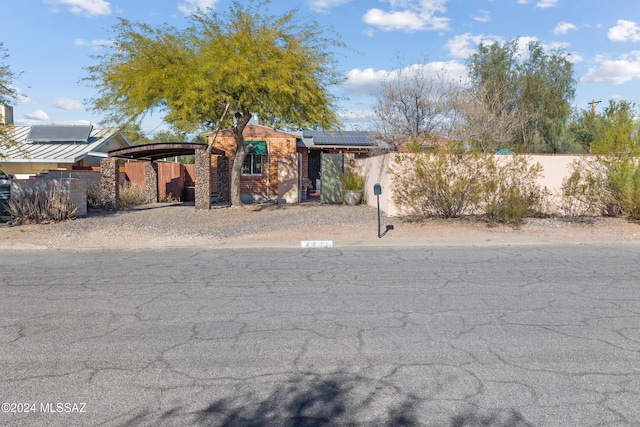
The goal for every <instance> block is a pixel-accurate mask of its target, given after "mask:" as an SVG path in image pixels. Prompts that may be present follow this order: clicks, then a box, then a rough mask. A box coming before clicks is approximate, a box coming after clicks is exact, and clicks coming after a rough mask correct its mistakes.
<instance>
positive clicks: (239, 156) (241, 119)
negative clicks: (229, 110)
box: [231, 107, 253, 206]
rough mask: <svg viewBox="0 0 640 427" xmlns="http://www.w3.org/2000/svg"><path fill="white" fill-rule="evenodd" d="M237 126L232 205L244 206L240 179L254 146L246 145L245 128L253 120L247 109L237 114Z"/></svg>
mask: <svg viewBox="0 0 640 427" xmlns="http://www.w3.org/2000/svg"><path fill="white" fill-rule="evenodd" d="M235 119H236V125H235V126H234V127H233V136H234V137H235V140H236V157H235V159H233V167H232V168H231V204H232V205H235V206H242V200H240V178H241V177H242V163H243V162H244V159H245V158H246V157H247V154H249V152H250V151H251V149H252V148H253V146H252V145H246V144H245V142H244V136H243V135H242V133H243V132H244V128H245V127H246V126H247V124H248V123H249V120H251V113H250V112H249V110H248V109H247V108H245V107H243V108H242V112H240V111H238V112H236V113H235Z"/></svg>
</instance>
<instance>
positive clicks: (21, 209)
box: [5, 191, 78, 223]
mask: <svg viewBox="0 0 640 427" xmlns="http://www.w3.org/2000/svg"><path fill="white" fill-rule="evenodd" d="M5 211H6V212H7V213H8V214H9V215H8V216H9V218H10V219H12V220H19V221H22V222H24V223H29V222H36V223H37V222H49V221H64V220H67V219H73V218H75V216H76V213H77V212H78V207H77V206H76V205H74V204H73V203H72V202H71V198H70V197H69V195H68V194H67V193H65V192H62V191H52V192H45V193H41V192H39V191H26V192H24V193H23V194H22V195H20V196H17V197H12V198H11V199H9V200H8V201H7V203H6V205H5Z"/></svg>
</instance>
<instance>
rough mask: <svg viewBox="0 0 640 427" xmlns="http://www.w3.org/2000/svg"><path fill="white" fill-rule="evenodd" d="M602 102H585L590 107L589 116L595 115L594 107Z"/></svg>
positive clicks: (593, 100)
mask: <svg viewBox="0 0 640 427" xmlns="http://www.w3.org/2000/svg"><path fill="white" fill-rule="evenodd" d="M601 102H602V101H596V100H595V99H592V100H591V102H587V105H591V114H595V113H596V105H598V104H600V103H601Z"/></svg>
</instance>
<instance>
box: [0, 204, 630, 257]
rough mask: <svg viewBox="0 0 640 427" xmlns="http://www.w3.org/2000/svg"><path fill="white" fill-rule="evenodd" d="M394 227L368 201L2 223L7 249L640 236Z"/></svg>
mask: <svg viewBox="0 0 640 427" xmlns="http://www.w3.org/2000/svg"><path fill="white" fill-rule="evenodd" d="M387 224H391V225H393V227H394V229H393V230H391V231H389V232H388V233H387V234H386V235H384V237H382V238H378V216H377V211H376V210H375V209H372V208H370V207H368V206H354V207H350V206H339V205H320V204H301V205H248V206H246V207H243V208H232V207H214V208H213V209H211V210H209V211H196V210H195V209H194V207H193V205H180V204H160V203H158V204H153V205H147V206H141V207H138V208H136V209H132V210H126V211H120V212H116V213H104V212H91V213H90V214H89V215H88V216H87V217H86V218H78V219H75V220H71V221H64V222H61V223H53V224H24V225H17V226H11V225H9V224H7V223H3V224H0V250H21V249H106V248H121V249H136V248H169V247H269V246H280V247H283V246H284V247H300V242H301V241H303V240H322V241H332V242H334V245H335V246H336V247H338V246H402V245H411V246H423V245H424V246H429V245H473V246H478V245H528V244H592V243H629V242H640V224H638V223H632V222H629V221H627V220H625V219H623V218H593V219H590V220H583V221H567V220H563V219H560V218H545V219H539V218H536V219H528V220H526V221H525V223H524V224H522V225H521V226H518V227H513V226H508V225H488V224H487V223H486V222H484V221H482V220H478V219H469V218H467V219H455V220H441V219H434V220H426V221H424V222H411V221H407V220H405V219H402V218H398V217H393V218H386V217H384V216H383V217H382V219H381V225H382V231H384V229H385V225H387Z"/></svg>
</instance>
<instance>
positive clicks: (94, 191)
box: [87, 180, 102, 209]
mask: <svg viewBox="0 0 640 427" xmlns="http://www.w3.org/2000/svg"><path fill="white" fill-rule="evenodd" d="M87 207H88V208H90V209H101V208H102V195H101V194H100V183H99V182H98V181H90V180H88V181H87Z"/></svg>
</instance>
